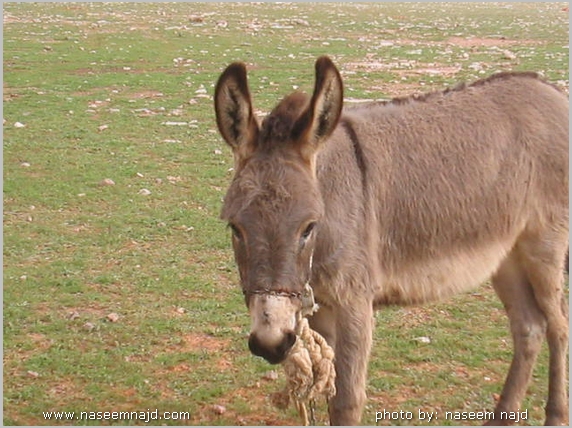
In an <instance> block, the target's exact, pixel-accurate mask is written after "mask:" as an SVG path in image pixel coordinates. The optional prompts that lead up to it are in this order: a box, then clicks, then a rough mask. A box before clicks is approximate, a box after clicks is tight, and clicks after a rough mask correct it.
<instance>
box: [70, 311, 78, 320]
mask: <svg viewBox="0 0 572 428" xmlns="http://www.w3.org/2000/svg"><path fill="white" fill-rule="evenodd" d="M78 318H79V313H78V312H77V311H72V312H70V313H69V314H68V320H70V321H73V320H76V319H78Z"/></svg>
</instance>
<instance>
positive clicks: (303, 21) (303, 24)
mask: <svg viewBox="0 0 572 428" xmlns="http://www.w3.org/2000/svg"><path fill="white" fill-rule="evenodd" d="M292 22H293V23H294V24H298V25H302V26H303V27H309V26H310V23H309V22H308V21H306V20H305V19H298V18H297V19H293V20H292Z"/></svg>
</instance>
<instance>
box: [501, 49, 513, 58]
mask: <svg viewBox="0 0 572 428" xmlns="http://www.w3.org/2000/svg"><path fill="white" fill-rule="evenodd" d="M502 57H503V58H504V59H510V60H513V59H516V54H515V53H513V52H511V51H509V50H504V51H502Z"/></svg>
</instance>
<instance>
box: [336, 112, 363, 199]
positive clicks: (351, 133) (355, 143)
mask: <svg viewBox="0 0 572 428" xmlns="http://www.w3.org/2000/svg"><path fill="white" fill-rule="evenodd" d="M340 125H341V126H342V127H343V128H344V130H345V131H346V133H347V134H348V137H350V141H351V143H352V147H353V149H354V155H355V158H356V163H357V166H358V168H359V171H360V173H361V186H362V190H363V192H364V194H365V191H366V186H367V165H366V163H365V156H364V153H363V149H362V147H361V144H360V142H359V138H358V136H357V134H356V131H355V129H354V127H353V125H352V123H351V122H350V121H349V120H348V119H346V118H342V119H341V120H340Z"/></svg>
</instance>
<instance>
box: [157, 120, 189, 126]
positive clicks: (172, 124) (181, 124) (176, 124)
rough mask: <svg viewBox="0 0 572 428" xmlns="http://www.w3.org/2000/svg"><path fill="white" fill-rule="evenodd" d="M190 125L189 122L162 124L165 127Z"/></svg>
mask: <svg viewBox="0 0 572 428" xmlns="http://www.w3.org/2000/svg"><path fill="white" fill-rule="evenodd" d="M188 124H189V123H188V122H170V121H169V122H163V123H161V125H165V126H187V125H188Z"/></svg>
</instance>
